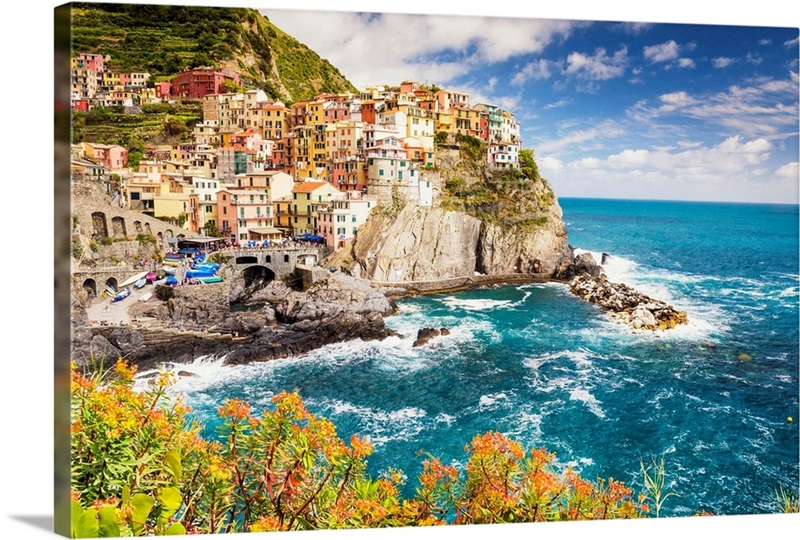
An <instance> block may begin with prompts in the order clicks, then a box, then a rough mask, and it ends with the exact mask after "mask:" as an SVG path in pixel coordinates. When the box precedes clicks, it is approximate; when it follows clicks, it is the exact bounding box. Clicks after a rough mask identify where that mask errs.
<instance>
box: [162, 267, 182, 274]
mask: <svg viewBox="0 0 800 540" xmlns="http://www.w3.org/2000/svg"><path fill="white" fill-rule="evenodd" d="M162 270H164V272H166V273H167V274H169V275H170V276H174V275H175V272H177V271H178V269H177V268H174V267H172V266H165V267H164V268H162Z"/></svg>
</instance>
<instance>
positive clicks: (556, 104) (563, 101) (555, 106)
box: [544, 99, 572, 110]
mask: <svg viewBox="0 0 800 540" xmlns="http://www.w3.org/2000/svg"><path fill="white" fill-rule="evenodd" d="M570 103H572V100H571V99H559V100H558V101H555V102H553V103H548V104H547V105H545V106H544V108H545V109H547V110H549V109H558V108H559V107H564V106H566V105H569V104H570Z"/></svg>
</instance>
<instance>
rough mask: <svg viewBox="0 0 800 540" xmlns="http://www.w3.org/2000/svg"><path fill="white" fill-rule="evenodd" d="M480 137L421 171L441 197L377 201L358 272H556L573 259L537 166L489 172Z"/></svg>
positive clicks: (386, 277) (432, 275)
mask: <svg viewBox="0 0 800 540" xmlns="http://www.w3.org/2000/svg"><path fill="white" fill-rule="evenodd" d="M469 139H472V138H469ZM465 140H466V139H465ZM476 141H477V139H475V140H466V142H464V141H462V144H461V145H460V147H458V150H457V151H452V150H451V151H449V152H448V151H447V150H442V149H440V150H439V152H438V153H437V159H439V165H438V167H437V170H434V171H425V172H424V179H425V180H426V181H431V182H432V184H433V186H434V194H436V195H437V196H436V198H435V201H434V204H433V206H430V207H422V206H419V205H416V204H414V203H408V204H405V205H404V206H401V207H399V208H397V207H395V208H390V207H386V206H383V207H378V209H377V211H375V212H374V213H373V214H372V215H371V216H370V218H369V220H368V221H367V223H366V224H365V225H364V226H363V227H361V229H359V231H358V237H357V239H356V241H355V243H354V245H353V249H352V251H351V252H350V253H349V254H348V256H349V258H350V262H351V265H352V271H353V272H354V273H355V274H356V275H360V276H362V277H365V278H367V279H370V280H373V281H377V282H409V281H429V280H442V279H448V278H454V277H462V276H472V275H475V274H476V273H477V274H486V275H500V274H503V275H508V274H524V275H532V276H533V275H536V276H538V277H552V276H553V275H554V274H555V273H556V272H557V271H558V270H559V268H561V269H563V268H564V267H565V266H566V265H569V264H570V263H571V262H572V261H573V254H572V249H571V248H570V246H569V244H568V243H567V233H566V230H565V228H564V222H563V221H562V211H561V207H560V206H559V204H558V200H557V199H556V197H555V195H554V193H553V191H552V190H551V189H550V187H549V186H548V185H547V182H546V181H545V180H543V179H542V178H540V177H539V176H538V173H537V172H536V170H535V167H530V166H529V167H523V169H522V170H521V171H516V170H505V171H492V170H490V169H488V168H487V166H486V162H485V158H484V157H483V155H484V151H483V146H482V145H483V143H480V142H476ZM530 162H531V163H532V155H531V159H530Z"/></svg>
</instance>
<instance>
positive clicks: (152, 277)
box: [144, 272, 158, 283]
mask: <svg viewBox="0 0 800 540" xmlns="http://www.w3.org/2000/svg"><path fill="white" fill-rule="evenodd" d="M144 277H145V279H146V280H147V281H149V282H150V283H153V282H154V281H155V280H157V279H158V274H156V273H155V272H148V273H147V275H146V276H144Z"/></svg>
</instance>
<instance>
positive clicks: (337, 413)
mask: <svg viewBox="0 0 800 540" xmlns="http://www.w3.org/2000/svg"><path fill="white" fill-rule="evenodd" d="M560 203H561V206H562V208H563V210H564V221H565V223H566V225H567V231H568V234H569V240H570V244H571V245H572V246H573V247H575V248H576V249H579V250H584V251H590V252H593V253H596V254H597V257H598V258H599V254H600V253H602V252H605V253H608V254H609V255H610V256H611V257H610V258H609V260H608V261H607V264H606V265H605V271H606V273H607V274H608V276H609V278H610V279H612V280H613V281H622V282H625V283H627V284H629V285H632V286H634V287H636V288H637V289H639V290H640V291H642V292H644V293H646V294H649V295H651V296H653V297H656V298H659V299H662V300H665V301H668V302H670V303H672V304H673V305H674V306H676V307H677V308H679V309H683V310H686V311H687V312H688V315H689V320H690V323H689V324H688V325H687V326H684V327H680V328H678V329H675V330H672V331H668V332H661V333H656V334H652V333H641V332H636V331H633V330H630V329H628V328H627V327H624V326H621V325H619V324H618V323H615V322H613V321H611V320H610V319H609V318H608V317H607V316H606V315H605V314H604V313H603V312H602V311H601V310H600V309H599V308H597V307H596V306H594V305H590V304H588V303H585V302H583V301H581V300H580V299H578V298H576V297H574V296H572V295H571V294H570V293H569V291H568V290H567V287H566V286H565V285H560V284H546V285H542V284H529V285H522V286H498V287H491V288H485V289H479V290H473V291H466V292H461V293H456V294H445V295H438V296H429V297H420V298H414V299H408V300H403V301H401V302H400V303H399V306H400V313H399V314H398V315H396V316H393V317H390V318H388V319H387V324H388V325H389V326H391V327H392V328H394V329H396V330H397V331H398V332H400V333H401V334H403V335H404V336H405V337H404V338H403V339H400V338H397V337H393V338H389V339H387V340H385V341H384V342H379V343H377V342H372V343H363V342H360V341H359V342H354V343H343V344H337V345H333V346H329V347H326V348H324V349H321V350H318V351H315V352H313V353H312V354H309V355H307V356H303V357H298V358H292V359H287V360H279V361H273V362H268V363H263V364H253V365H248V366H240V367H223V366H222V365H221V362H220V361H209V360H204V359H198V361H197V362H196V363H195V365H194V366H192V367H191V368H190V369H191V370H192V371H194V372H196V373H198V374H199V375H200V377H199V378H196V379H184V380H182V381H181V382H180V383H179V384H178V386H177V387H176V390H177V391H180V392H183V393H185V394H186V396H187V401H188V402H189V404H191V405H192V406H193V407H194V410H195V412H194V414H196V415H197V416H198V418H199V419H201V421H203V422H205V423H206V425H207V433H206V435H207V436H208V437H214V436H215V430H214V422H215V416H216V415H215V411H216V408H217V406H218V405H219V404H220V403H221V402H222V400H223V399H225V398H228V397H239V398H243V399H246V400H249V401H250V402H251V403H252V404H253V405H254V406H255V407H256V408H257V409H259V408H263V407H268V406H269V399H270V397H271V396H273V395H274V394H276V393H278V392H279V391H280V390H282V389H287V390H293V389H297V390H299V392H300V394H301V395H302V397H303V398H304V400H305V402H306V404H307V406H308V407H309V409H310V410H311V411H312V412H314V413H317V414H319V415H321V416H324V417H327V418H329V419H331V420H332V421H334V423H335V424H336V425H337V426H338V428H339V434H340V436H342V437H343V438H349V435H350V434H352V433H359V434H361V435H365V436H368V437H369V438H370V439H371V440H372V441H373V443H374V444H375V447H376V448H375V452H374V453H373V455H372V456H370V458H369V464H370V468H371V470H372V472H373V474H378V473H379V472H380V471H382V470H385V469H386V468H388V467H394V468H400V469H402V470H403V471H404V472H405V473H406V475H407V476H408V480H409V481H408V484H409V486H408V487H409V493H408V494H410V492H411V488H412V487H413V485H414V484H415V480H416V476H417V474H418V472H419V471H420V468H421V462H422V459H424V458H423V457H422V456H420V455H419V452H420V451H424V452H426V453H429V454H432V455H435V456H438V457H440V458H442V460H443V461H445V462H448V463H453V464H456V465H459V464H460V463H462V462H463V461H464V459H465V457H466V454H465V452H464V446H465V445H466V444H467V443H469V441H470V440H471V439H472V437H473V436H475V435H476V434H479V433H483V432H486V431H489V430H497V431H500V432H502V433H505V434H507V435H509V436H511V437H513V438H515V439H517V440H518V441H520V442H521V443H523V444H524V445H525V446H526V447H532V446H537V447H539V446H545V447H547V448H548V449H549V450H550V451H552V452H555V453H556V454H557V456H558V462H559V463H561V464H568V463H569V464H572V465H573V466H574V467H575V468H576V469H577V470H579V471H580V472H581V473H582V475H583V476H585V477H587V478H590V479H594V478H596V477H598V476H600V477H604V478H607V477H613V478H615V479H619V480H622V481H625V482H626V483H628V484H629V485H632V486H633V487H634V488H635V490H636V491H638V490H641V489H642V479H641V473H640V470H639V459H640V458H644V459H647V458H648V457H649V456H655V455H661V454H662V453H663V454H664V456H665V462H666V472H667V488H668V490H669V491H672V492H675V493H677V494H679V495H680V497H670V498H669V499H668V500H667V502H666V503H665V506H664V508H663V510H662V515H666V516H686V515H693V514H695V513H696V512H698V511H700V510H706V511H710V512H713V513H716V514H742V513H772V512H775V511H776V510H777V506H776V504H775V498H774V492H775V489H776V488H777V487H778V486H779V485H783V486H785V487H794V488H796V486H797V485H798V481H799V479H798V477H799V475H800V466H799V465H798V462H799V461H800V458H799V456H798V448H799V445H800V441H799V439H798V426H800V413H799V412H798V346H799V345H798V328H800V324H799V323H798V320H799V319H798V317H799V314H798V305H799V302H798V300H799V298H800V288H799V287H798V285H799V282H798V280H799V279H800V275H799V271H798V250H799V247H798V206H797V205H761V204H758V205H757V204H727V203H687V202H656V201H622V200H600V199H595V200H589V199H561V200H560ZM423 326H435V327H446V328H448V329H450V331H451V334H450V335H449V336H446V337H439V338H436V339H434V340H433V341H431V342H430V344H429V345H428V346H427V347H425V348H412V347H411V344H412V342H413V340H414V338H415V336H416V332H417V330H418V329H419V328H420V327H423ZM790 416H791V417H793V418H794V422H793V423H790V422H789V421H788V420H787V419H788V417H790Z"/></svg>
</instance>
